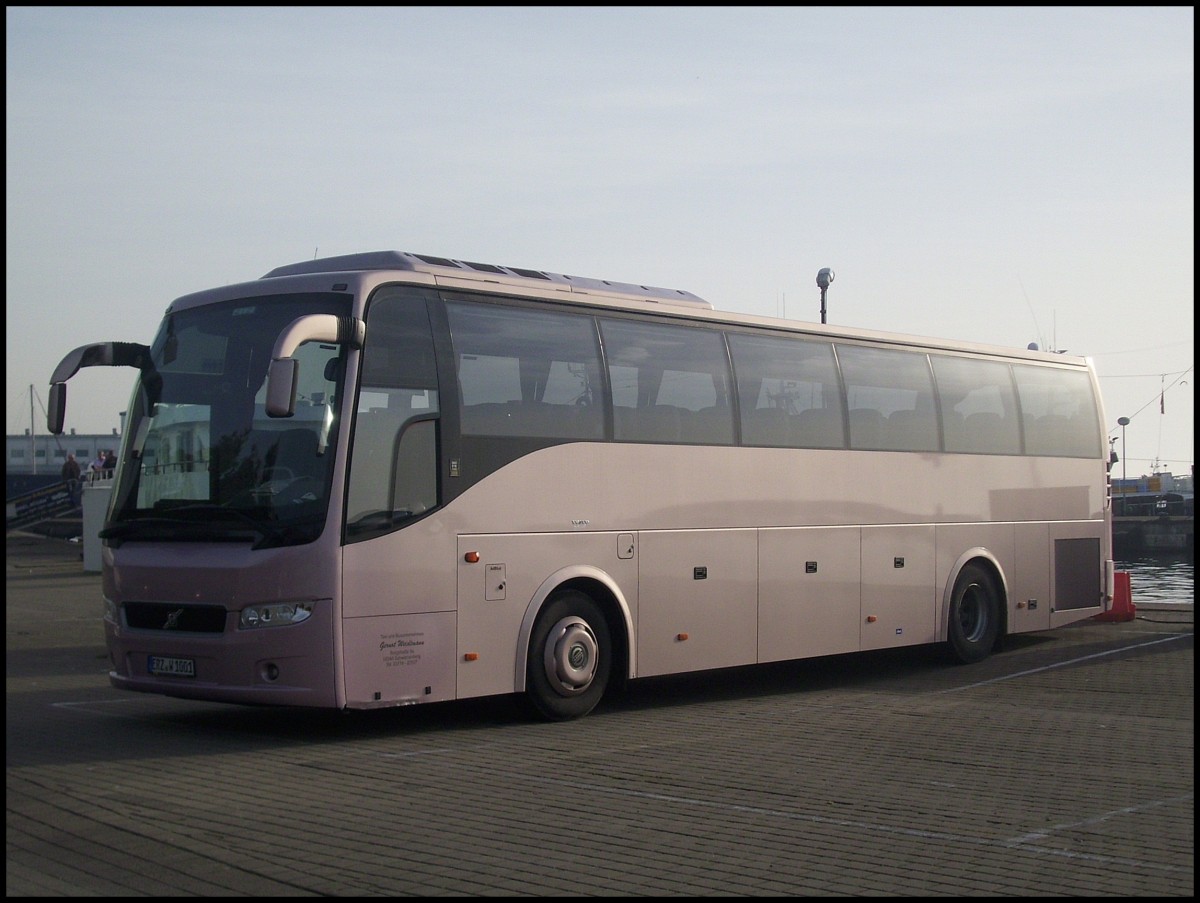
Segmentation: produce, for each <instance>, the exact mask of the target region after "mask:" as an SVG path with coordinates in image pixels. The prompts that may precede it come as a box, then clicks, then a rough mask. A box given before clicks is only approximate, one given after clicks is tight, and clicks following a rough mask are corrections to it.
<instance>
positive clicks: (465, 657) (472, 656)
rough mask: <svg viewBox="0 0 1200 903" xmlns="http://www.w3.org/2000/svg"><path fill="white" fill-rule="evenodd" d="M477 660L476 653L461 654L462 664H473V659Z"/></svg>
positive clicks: (477, 654)
mask: <svg viewBox="0 0 1200 903" xmlns="http://www.w3.org/2000/svg"><path fill="white" fill-rule="evenodd" d="M477 658H479V653H478V652H465V653H463V661H464V662H473V661H475V659H477Z"/></svg>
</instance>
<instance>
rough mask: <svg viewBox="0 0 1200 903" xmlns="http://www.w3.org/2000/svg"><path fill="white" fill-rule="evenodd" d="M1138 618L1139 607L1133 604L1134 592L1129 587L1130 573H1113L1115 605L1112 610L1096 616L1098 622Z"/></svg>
mask: <svg viewBox="0 0 1200 903" xmlns="http://www.w3.org/2000/svg"><path fill="white" fill-rule="evenodd" d="M1136 617H1137V607H1136V606H1135V605H1134V604H1133V591H1132V589H1131V588H1130V585H1129V572H1128V571H1115V572H1114V573H1113V603H1112V608H1110V609H1109V610H1108V611H1106V612H1102V613H1100V614H1098V615H1096V617H1095V620H1097V621H1132V620H1133V619H1134V618H1136Z"/></svg>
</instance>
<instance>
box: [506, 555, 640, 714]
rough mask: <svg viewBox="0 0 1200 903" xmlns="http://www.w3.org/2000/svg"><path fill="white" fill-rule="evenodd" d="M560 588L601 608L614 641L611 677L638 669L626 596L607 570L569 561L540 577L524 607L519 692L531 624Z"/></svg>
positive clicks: (626, 676)
mask: <svg viewBox="0 0 1200 903" xmlns="http://www.w3.org/2000/svg"><path fill="white" fill-rule="evenodd" d="M563 589H575V590H579V591H580V592H582V593H586V594H587V595H588V596H590V597H591V598H592V600H593V601H594V602H595V603H596V604H597V605H598V606H600V610H601V611H602V612H604V617H605V620H606V621H607V622H608V630H609V634H610V635H611V638H612V644H613V650H612V652H613V668H612V672H611V673H612V679H613V680H615V681H617V682H618V683H621V682H624V681H626V680H628V679H629V678H631V677H633V676H634V675H635V674H636V673H637V654H636V652H635V651H634V650H635V648H636V647H635V645H634V643H633V635H634V628H633V613H632V612H631V611H630V608H629V600H628V599H626V598H625V594H624V593H623V592H621V587H620V586H618V585H617V582H616V581H615V580H614V579H613V578H612V576H611V575H610V574H608V573H606V572H605V571H603V570H601V569H600V568H597V567H592V566H590V565H571V566H569V567H565V568H560V569H559V570H557V571H555V572H554V573H553V574H551V575H550V576H548V577H547V578H546V579H545V580H543V581H542V583H541V585H540V586H539V587H538V588H537V590H536V591H535V592H534V594H533V596H532V597H531V598H530V600H529V604H528V605H527V606H526V607H525V616H524V617H523V618H522V619H521V628H520V631H519V633H518V634H517V650H516V661H515V673H514V689H515V690H516V692H518V693H522V692H524V691H525V679H526V676H527V675H526V670H525V662H526V658H527V656H528V653H529V638H530V636H532V635H533V625H534V624H535V623H536V622H537V616H538V614H539V613H540V612H541V610H542V608H543V607H544V606H545V604H546V602H547V601H548V600H549V599H550V598H551V597H553V596H554V594H555V593H557V592H558V591H559V590H563Z"/></svg>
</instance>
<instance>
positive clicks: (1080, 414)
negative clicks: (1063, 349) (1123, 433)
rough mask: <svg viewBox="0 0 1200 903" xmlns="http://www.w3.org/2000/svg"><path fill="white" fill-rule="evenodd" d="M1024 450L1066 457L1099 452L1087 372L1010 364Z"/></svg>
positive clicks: (1096, 424) (1090, 386)
mask: <svg viewBox="0 0 1200 903" xmlns="http://www.w3.org/2000/svg"><path fill="white" fill-rule="evenodd" d="M1013 375H1014V376H1015V377H1016V380H1017V394H1018V396H1019V397H1020V399H1021V419H1022V422H1023V424H1024V427H1025V453H1026V454H1028V455H1057V456H1062V457H1068V458H1098V457H1100V456H1101V455H1103V453H1104V452H1103V448H1102V446H1101V439H1100V423H1099V420H1098V419H1097V415H1096V399H1095V396H1094V395H1093V394H1092V381H1091V379H1090V378H1089V376H1088V374H1087V373H1084V372H1081V371H1077V370H1058V369H1055V368H1053V367H1029V366H1025V365H1020V366H1014V367H1013Z"/></svg>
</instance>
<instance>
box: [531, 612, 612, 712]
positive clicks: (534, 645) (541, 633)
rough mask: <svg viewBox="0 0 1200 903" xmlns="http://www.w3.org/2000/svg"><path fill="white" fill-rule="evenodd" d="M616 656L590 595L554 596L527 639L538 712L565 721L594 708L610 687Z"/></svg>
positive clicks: (605, 625)
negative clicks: (614, 657)
mask: <svg viewBox="0 0 1200 903" xmlns="http://www.w3.org/2000/svg"><path fill="white" fill-rule="evenodd" d="M612 653H613V650H612V640H611V638H610V633H609V629H608V622H607V621H606V620H605V618H604V613H603V612H602V611H601V610H600V606H598V605H597V604H596V603H595V602H594V601H593V600H592V598H591V597H590V596H588V595H586V594H584V593H581V592H579V591H578V590H564V591H562V592H560V593H557V594H556V595H554V596H553V597H551V599H550V601H549V602H547V603H546V607H545V608H543V609H542V611H541V613H540V614H539V615H538V618H537V621H536V622H535V624H534V627H533V633H532V634H531V635H530V637H529V654H528V658H527V659H526V675H525V693H526V698H527V700H528V702H529V704H530V705H531V706H532V708H533V710H534V712H535V713H536V714H538V715H540V716H541V717H542V718H545V719H547V720H549V721H566V720H569V719H571V718H581V717H582V716H584V715H586V714H587V713H588V712H590V711H591V710H592V709H594V708H595V707H596V704H597V703H598V702H599V701H600V699H601V697H602V696H604V691H605V690H606V689H607V688H608V678H609V674H610V672H611V671H612V660H613V654H612Z"/></svg>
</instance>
